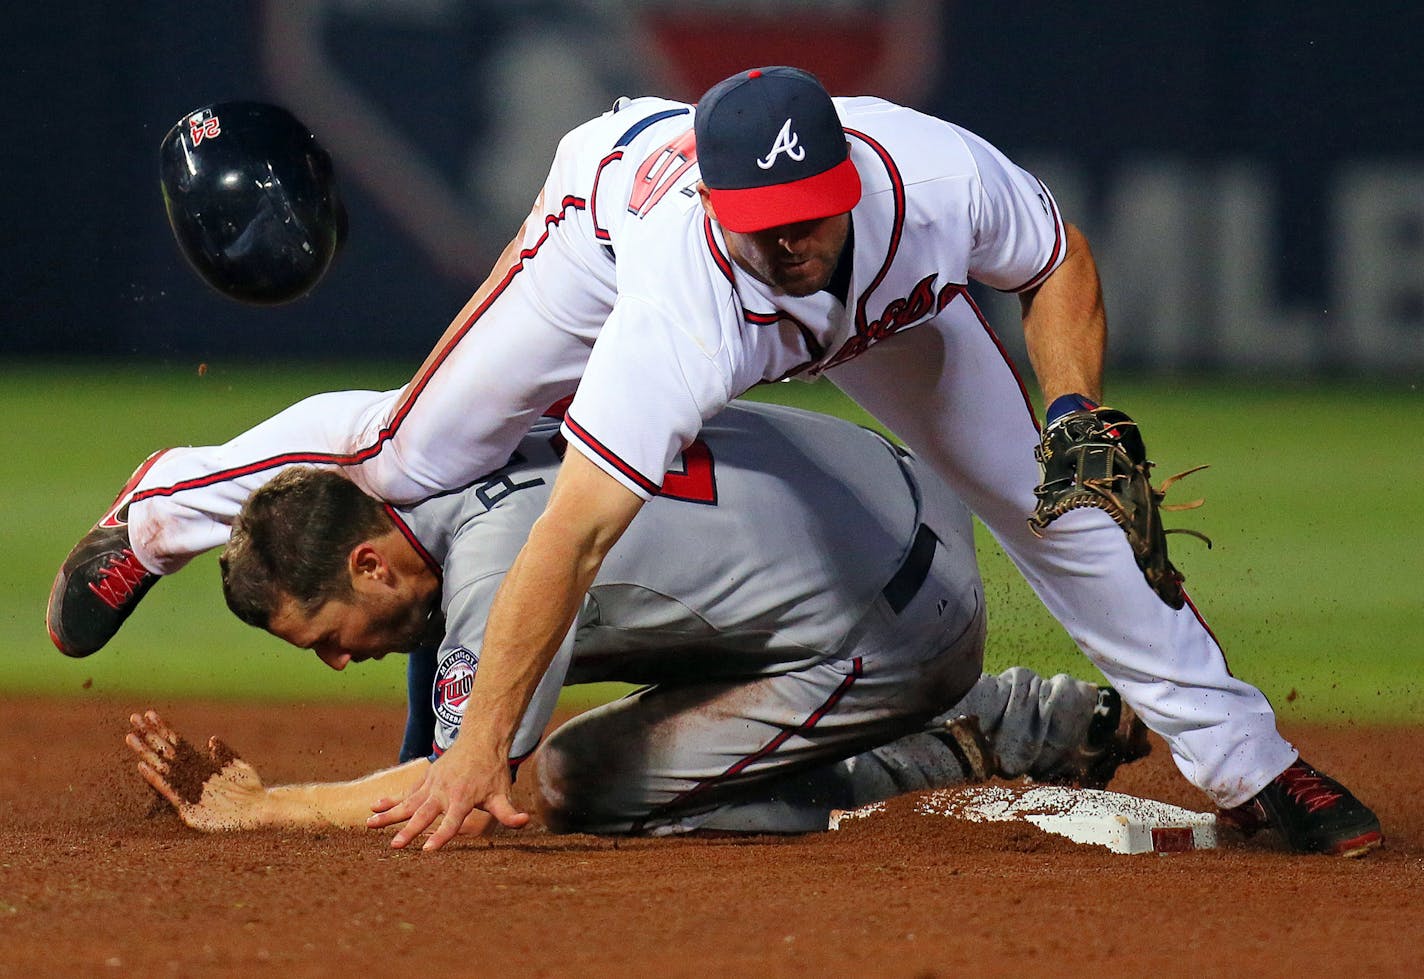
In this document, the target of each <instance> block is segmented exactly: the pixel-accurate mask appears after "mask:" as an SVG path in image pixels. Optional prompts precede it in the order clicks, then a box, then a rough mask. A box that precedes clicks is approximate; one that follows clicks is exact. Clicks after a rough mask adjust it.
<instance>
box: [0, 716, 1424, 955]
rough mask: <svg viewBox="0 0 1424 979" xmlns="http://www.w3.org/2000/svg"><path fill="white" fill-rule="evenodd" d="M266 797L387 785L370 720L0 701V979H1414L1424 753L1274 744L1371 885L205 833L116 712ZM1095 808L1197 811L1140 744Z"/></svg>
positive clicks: (383, 730)
mask: <svg viewBox="0 0 1424 979" xmlns="http://www.w3.org/2000/svg"><path fill="white" fill-rule="evenodd" d="M150 706H151V707H156V708H157V709H159V710H160V711H161V712H162V714H163V716H164V717H165V718H166V719H168V720H169V721H171V722H172V723H173V724H174V726H175V727H176V728H177V729H178V730H179V731H181V732H183V733H184V734H185V735H187V736H188V737H189V738H193V739H198V738H203V739H206V737H207V736H208V735H210V734H219V735H221V736H222V737H223V738H224V739H225V740H226V741H227V742H228V743H229V744H230V745H232V746H233V747H234V748H235V749H236V750H237V751H238V752H239V753H240V754H241V755H242V756H243V757H244V758H246V759H247V760H248V761H250V762H252V763H253V764H254V765H255V766H256V767H257V769H258V771H259V772H261V773H262V775H263V777H264V779H265V780H266V781H267V782H268V783H269V784H276V783H281V782H293V781H314V780H329V779H338V778H351V777H355V776H357V775H361V774H364V773H365V772H367V771H370V770H372V769H375V768H378V767H381V766H384V765H387V764H389V763H390V762H391V761H392V759H393V756H394V753H395V748H396V745H397V743H398V741H399V736H400V728H401V723H402V716H403V715H402V712H401V711H400V710H398V709H393V708H390V707H331V706H251V705H217V704H199V703H185V702H166V701H158V702H154V703H138V702H130V701H117V700H100V699H97V698H96V699H91V700H80V701H68V700H64V701H61V700H42V699H33V700H30V699H25V700H7V701H3V702H0V716H3V718H4V724H3V725H0V802H2V803H3V806H2V807H0V814H3V830H0V833H3V841H4V847H3V854H0V940H3V945H2V946H0V975H16V976H22V975H23V976H35V975H86V976H93V975H114V976H121V975H148V976H154V975H157V976H166V975H173V976H239V975H242V976H246V975H252V974H268V975H280V976H327V975H339V974H345V975H355V974H363V975H379V974H383V973H399V974H402V975H405V976H416V977H420V976H444V975H453V976H464V975H475V974H482V973H490V974H496V975H500V974H503V975H520V976H630V975H637V976H914V977H926V976H962V975H1005V976H1011V975H1012V976H1022V975H1067V976H1075V975H1082V976H1094V977H1102V976H1136V975H1147V974H1154V975H1163V976H1180V975H1198V976H1199V975H1228V974H1230V975H1263V976H1284V975H1296V976H1304V975H1332V974H1348V975H1357V976H1394V975H1398V976H1404V975H1417V974H1418V962H1419V956H1420V950H1419V946H1420V941H1421V940H1424V906H1421V899H1420V897H1419V895H1420V894H1421V893H1424V886H1421V885H1424V730H1421V729H1419V728H1417V727H1413V728H1392V729H1381V728H1364V727H1332V728H1326V727H1313V728H1299V727H1297V728H1287V729H1286V734H1287V736H1289V737H1292V738H1293V739H1295V741H1296V743H1297V745H1298V746H1299V747H1301V748H1302V750H1303V752H1304V754H1305V756H1306V757H1307V758H1308V759H1309V760H1310V761H1311V762H1312V763H1314V764H1316V765H1317V766H1319V767H1321V768H1323V769H1324V770H1326V771H1328V772H1330V773H1331V774H1334V775H1337V776H1339V777H1340V778H1342V779H1343V780H1344V781H1346V782H1347V784H1349V785H1350V787H1351V788H1352V789H1354V790H1355V792H1356V793H1357V794H1358V795H1359V796H1360V797H1361V798H1362V799H1364V800H1365V801H1366V802H1368V803H1370V804H1371V805H1372V806H1373V807H1374V808H1375V810H1376V811H1377V812H1378V813H1379V815H1380V818H1381V820H1382V821H1383V823H1384V828H1385V833H1386V836H1387V838H1388V845H1387V847H1386V849H1385V850H1383V851H1381V852H1378V853H1375V854H1373V855H1371V856H1369V857H1367V858H1365V859H1363V860H1335V859H1329V858H1324V857H1300V856H1295V855H1292V854H1289V853H1286V852H1284V851H1283V850H1281V849H1280V848H1279V846H1278V844H1275V843H1274V841H1270V840H1267V839H1265V838H1258V839H1257V840H1256V841H1253V842H1251V843H1243V842H1241V841H1239V840H1238V839H1235V838H1232V837H1227V839H1226V845H1225V847H1224V848H1223V849H1220V850H1216V851H1211V852H1198V853H1184V854H1172V855H1143V856H1120V855H1115V854H1111V853H1109V852H1107V851H1106V850H1102V849H1099V848H1089V847H1080V846H1077V845H1075V844H1071V843H1067V842H1066V841H1063V840H1061V839H1058V838H1054V837H1048V836H1045V835H1044V834H1041V833H1039V832H1038V831H1036V830H1033V829H1032V828H1031V827H1026V826H1025V827H1005V826H989V825H981V826H971V825H968V824H957V823H956V824H948V823H946V822H945V821H944V820H942V819H933V818H927V817H916V816H914V815H913V814H912V813H911V812H910V807H909V806H908V805H899V806H892V807H891V809H890V812H889V813H888V814H887V815H886V816H885V817H882V818H879V819H876V820H873V821H866V822H865V823H864V824H862V825H860V826H857V827H855V828H854V829H850V830H843V831H840V832H836V833H824V834H819V835H815V836H808V837H800V838H776V837H755V838H749V839H738V838H720V839H672V840H643V839H607V838H597V837H589V836H551V835H547V834H537V833H536V834H522V835H521V834H511V835H507V836H501V837H498V838H495V839H489V840H468V841H459V842H457V843H456V844H454V845H452V847H450V848H447V850H445V851H444V852H442V853H439V854H421V853H418V852H397V851H393V850H390V849H388V847H387V846H386V840H385V837H384V836H383V835H382V834H378V833H375V832H369V833H367V832H322V833H295V832H262V833H249V834H239V835H227V836H203V835H200V834H198V833H195V832H193V831H191V830H188V829H187V828H185V827H184V826H182V825H181V824H180V823H179V822H178V820H177V817H176V816H174V815H173V814H172V813H171V811H168V810H167V809H166V806H165V807H163V808H162V809H155V807H154V805H153V804H152V802H153V799H154V796H153V794H152V793H151V792H150V791H149V789H148V788H147V786H145V785H143V784H142V783H141V782H140V781H139V778H138V776H137V774H136V773H135V772H134V770H133V765H132V762H131V760H130V756H129V753H128V751H127V749H125V748H124V746H123V736H124V733H125V732H126V730H127V726H128V724H127V717H128V715H129V713H131V712H133V711H135V710H138V709H141V708H145V707H150ZM1112 788H1113V789H1115V790H1118V791H1123V792H1129V793H1133V794H1135V795H1141V796H1146V797H1150V798H1156V799H1161V800H1163V801H1166V802H1172V803H1175V804H1177V805H1183V806H1187V807H1189V808H1195V809H1206V808H1208V807H1207V803H1206V800H1205V799H1204V798H1203V797H1202V796H1201V795H1200V794H1199V793H1197V792H1196V790H1194V789H1192V788H1191V787H1190V786H1189V785H1187V784H1186V782H1185V781H1184V780H1183V779H1182V778H1181V776H1180V775H1178V774H1177V771H1176V769H1175V767H1174V766H1173V765H1172V763H1171V760H1170V759H1169V758H1168V756H1167V753H1166V751H1165V749H1164V748H1163V746H1162V744H1161V742H1160V741H1157V740H1156V739H1154V750H1153V753H1152V756H1151V757H1149V758H1148V759H1146V760H1145V761H1143V762H1140V763H1138V764H1136V765H1133V766H1131V767H1130V768H1126V769H1123V770H1122V771H1121V772H1120V773H1119V776H1118V778H1117V780H1116V781H1115V782H1114V783H1113V785H1112Z"/></svg>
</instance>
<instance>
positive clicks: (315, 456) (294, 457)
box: [129, 195, 588, 503]
mask: <svg viewBox="0 0 1424 979" xmlns="http://www.w3.org/2000/svg"><path fill="white" fill-rule="evenodd" d="M587 206H588V205H587V202H586V201H585V200H584V199H583V198H582V197H574V196H572V195H570V196H567V197H565V198H564V199H563V201H562V202H561V203H560V206H559V210H558V211H556V212H554V213H553V214H547V215H545V216H544V233H543V234H542V235H540V236H539V240H538V241H536V242H534V244H533V245H532V246H531V247H529V248H525V249H523V250H521V251H520V253H519V259H518V260H517V261H516V262H515V263H514V264H513V265H511V266H510V267H509V270H508V271H507V272H505V274H504V278H503V279H501V280H500V282H499V285H497V286H495V287H494V289H493V290H491V292H490V294H489V295H488V296H486V297H485V301H484V302H482V303H480V305H479V306H478V307H477V308H476V309H475V310H474V311H473V312H472V313H470V315H469V317H468V318H467V319H466V320H465V322H464V323H463V324H461V326H460V329H459V330H457V331H456V332H455V335H454V336H453V337H451V338H450V340H449V341H448V342H447V343H446V344H445V346H444V347H443V348H439V352H438V354H437V355H436V356H435V358H434V360H433V361H431V363H430V366H429V367H427V368H426V369H425V371H424V372H422V373H421V374H420V375H418V376H417V377H416V378H415V379H414V380H413V381H411V383H410V384H408V385H406V394H405V397H403V398H402V399H401V403H400V406H399V407H398V408H397V409H396V412H395V414H394V415H393V416H392V417H391V422H390V424H389V425H387V426H386V427H385V428H383V429H381V431H380V433H379V434H378V435H377V436H376V440H375V441H374V442H372V443H371V444H370V445H368V446H366V447H365V448H361V449H358V450H356V451H355V452H351V453H346V454H340V453H335V452H287V453H283V454H282V455H278V456H271V457H270V458H267V459H262V460H259V461H257V462H250V463H248V464H247V465H245V466H237V467H235V468H233V469H223V470H220V471H218V472H215V473H209V474H208V475H206V476H199V477H196V478H194V479H188V480H184V481H183V482H181V483H174V484H173V485H172V486H155V487H152V488H150V489H146V490H144V491H142V492H140V493H135V494H134V496H133V499H132V500H130V501H129V502H131V503H135V502H138V501H139V500H148V499H152V498H154V497H158V496H172V495H174V494H175V493H181V492H183V491H184V490H190V489H199V488H201V487H203V486H212V485H214V484H215V483H222V482H226V481H228V480H230V479H237V478H240V477H242V476H250V475H252V474H253V473H259V472H263V471H264V470H267V469H275V468H278V467H280V466H290V465H301V464H307V465H328V466H354V465H358V464H360V463H362V462H365V461H366V460H368V459H370V458H372V457H374V456H377V455H379V454H380V452H381V449H382V448H383V447H384V446H385V443H386V442H388V441H390V440H391V439H393V438H395V436H396V433H397V432H398V431H399V430H400V427H401V424H402V423H403V422H404V421H405V419H406V416H407V415H409V414H410V412H411V409H412V408H413V407H414V405H415V400H416V399H417V398H418V397H420V395H421V393H422V392H423V391H424V390H425V388H426V387H427V386H428V385H429V384H430V380H431V378H433V377H434V376H435V372H436V371H438V370H439V369H440V367H441V365H443V364H444V363H445V361H446V360H447V359H449V357H450V354H451V352H452V351H453V350H454V349H455V347H456V346H457V345H458V344H459V343H460V341H461V340H463V339H464V338H465V335H466V334H468V333H469V332H470V330H471V329H472V328H473V327H474V325H475V323H476V322H478V321H479V319H480V317H481V316H483V315H484V314H485V312H486V310H488V309H489V308H490V306H491V305H493V303H494V301H495V300H496V299H498V298H499V297H500V295H501V294H503V292H504V290H505V289H506V288H508V287H509V284H510V283H511V282H513V281H514V277H515V276H516V275H518V274H519V273H520V272H521V271H522V270H523V269H524V263H525V262H527V261H529V260H531V259H533V258H534V257H535V256H536V255H538V254H539V249H540V248H542V247H543V246H544V243H545V242H546V241H548V240H549V232H550V231H551V230H552V229H553V228H554V227H555V226H556V225H558V224H560V223H561V222H562V221H563V220H564V218H565V217H566V212H567V211H569V210H570V209H572V210H575V211H582V210H584V209H586V208H587Z"/></svg>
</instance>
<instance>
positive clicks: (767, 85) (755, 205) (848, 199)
mask: <svg viewBox="0 0 1424 979" xmlns="http://www.w3.org/2000/svg"><path fill="white" fill-rule="evenodd" d="M694 126H695V129H694V131H695V134H696V137H697V161H698V163H699V164H701V167H702V182H703V183H704V184H706V185H707V190H708V193H709V195H710V196H711V198H712V207H713V209H714V210H716V212H717V223H719V224H721V225H722V226H723V227H724V228H727V229H729V230H731V231H738V232H748V231H761V230H763V229H765V228H773V227H776V226H778V225H782V224H794V223H796V222H798V221H811V220H815V219H817V218H826V217H830V216H831V215H833V214H845V213H846V212H847V211H849V210H850V209H851V208H853V207H855V205H856V204H857V203H859V201H860V174H859V173H857V172H856V169H855V164H854V163H852V162H851V159H850V154H849V151H848V149H847V146H846V134H845V127H843V126H842V125H841V120H840V117H839V116H838V115H836V107H835V104H834V103H833V102H832V101H831V96H830V94H829V93H827V92H826V89H825V88H824V87H823V86H822V85H821V83H820V82H819V81H817V80H816V76H814V75H812V74H810V73H809V72H805V71H802V70H801V69H800V68H787V67H784V66H778V67H773V68H753V69H751V70H750V71H741V72H738V73H737V74H735V75H733V76H732V77H731V78H727V79H724V80H722V81H720V82H718V83H717V84H716V85H713V86H712V87H711V88H710V89H708V90H707V94H706V95H704V96H702V99H701V101H699V102H698V103H697V119H696V122H695V124H694Z"/></svg>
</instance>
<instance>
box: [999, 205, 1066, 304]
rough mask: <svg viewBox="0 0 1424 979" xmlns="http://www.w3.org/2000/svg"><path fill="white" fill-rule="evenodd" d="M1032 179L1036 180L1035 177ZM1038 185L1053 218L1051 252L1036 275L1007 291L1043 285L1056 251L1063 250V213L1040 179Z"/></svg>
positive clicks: (1056, 258)
mask: <svg viewBox="0 0 1424 979" xmlns="http://www.w3.org/2000/svg"><path fill="white" fill-rule="evenodd" d="M1033 179H1034V180H1038V178H1037V177H1034V178H1033ZM1038 186H1039V187H1041V188H1043V200H1044V203H1046V204H1047V205H1048V209H1049V211H1050V214H1051V216H1052V218H1053V252H1052V253H1051V254H1050V255H1049V256H1048V261H1047V262H1045V263H1044V265H1043V268H1041V269H1039V270H1038V274H1037V275H1035V276H1034V277H1033V278H1031V279H1029V280H1028V281H1027V282H1025V283H1024V284H1023V285H1021V286H1019V287H1018V288H1017V289H1010V290H1008V291H1009V292H1023V291H1024V290H1026V289H1032V288H1033V287H1034V286H1040V285H1043V280H1044V279H1046V278H1048V274H1049V273H1050V272H1051V271H1052V270H1053V263H1054V262H1056V261H1058V253H1059V252H1060V251H1062V250H1063V247H1064V244H1065V242H1064V240H1063V238H1064V235H1063V232H1064V228H1063V215H1061V214H1059V213H1058V202H1057V201H1055V200H1054V199H1053V195H1052V194H1050V193H1049V192H1048V187H1047V186H1046V185H1045V184H1044V182H1043V181H1042V180H1038Z"/></svg>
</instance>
